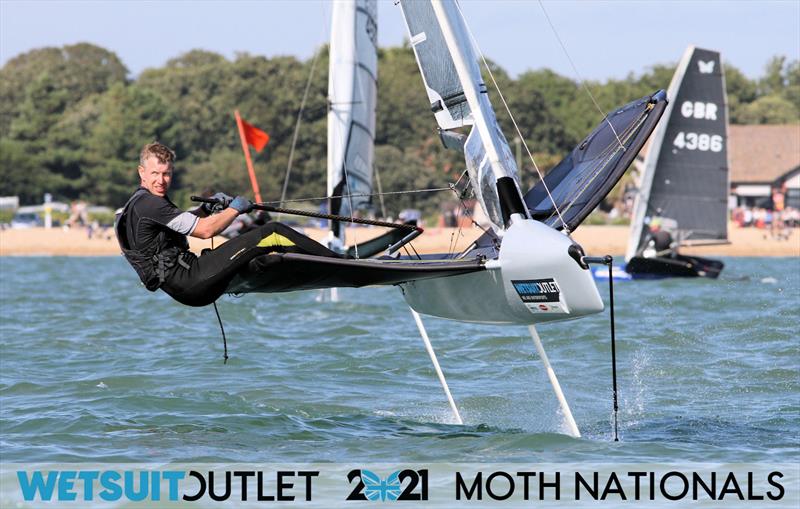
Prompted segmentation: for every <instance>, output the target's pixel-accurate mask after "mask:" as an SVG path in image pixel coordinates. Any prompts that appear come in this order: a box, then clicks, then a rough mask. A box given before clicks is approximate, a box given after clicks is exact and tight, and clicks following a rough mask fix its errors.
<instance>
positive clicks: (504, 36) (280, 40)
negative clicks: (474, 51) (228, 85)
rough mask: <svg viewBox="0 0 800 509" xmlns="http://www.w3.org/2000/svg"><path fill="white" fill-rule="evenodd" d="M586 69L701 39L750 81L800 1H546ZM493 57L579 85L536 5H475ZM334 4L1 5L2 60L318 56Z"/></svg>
mask: <svg viewBox="0 0 800 509" xmlns="http://www.w3.org/2000/svg"><path fill="white" fill-rule="evenodd" d="M543 4H544V7H545V9H546V10H547V13H548V14H549V16H550V18H551V20H552V22H553V24H554V25H555V27H556V30H557V31H558V34H559V36H560V37H561V39H562V40H563V42H564V44H565V45H566V47H567V50H568V52H569V55H570V57H571V58H572V60H573V61H574V63H575V65H576V66H577V68H578V71H579V72H580V74H581V75H582V76H583V77H584V78H587V79H601V80H602V79H606V78H622V77H624V76H625V75H627V74H628V73H629V72H635V73H641V72H643V71H645V70H646V69H647V68H648V67H650V66H652V65H653V64H656V63H670V62H677V60H678V59H679V57H680V56H681V54H682V53H683V50H684V49H685V48H686V46H687V45H689V44H694V45H697V46H700V47H706V48H710V49H715V50H719V51H721V52H722V55H723V58H724V59H725V60H726V61H727V62H729V63H731V64H732V65H734V66H736V67H738V68H739V69H741V70H742V71H743V72H744V73H745V74H746V75H748V76H750V77H757V76H759V75H761V73H762V71H763V68H764V64H765V63H766V62H767V60H768V59H769V57H771V56H773V55H777V54H781V55H786V56H788V57H789V58H790V59H798V58H800V0H786V1H764V0H759V1H747V0H739V1H706V0H698V1H681V0H675V1H622V0H618V1H572V0H555V1H553V0H550V1H544V2H543ZM462 8H463V10H464V13H465V15H466V17H467V22H468V23H469V25H470V27H471V28H472V30H473V32H474V33H475V36H476V38H477V40H478V44H479V45H480V46H481V49H482V50H483V52H484V53H485V54H486V56H488V57H490V58H492V59H493V60H495V61H496V62H498V63H499V64H500V65H501V66H502V67H504V68H505V69H506V70H508V71H509V72H511V73H512V74H514V75H516V74H518V73H520V72H523V71H525V70H526V69H537V68H541V67H549V68H551V69H554V70H555V71H556V72H558V73H560V74H562V75H565V76H569V77H571V78H575V73H574V72H573V70H572V68H571V66H570V64H569V61H568V60H567V57H566V56H565V55H564V52H563V50H562V49H561V46H560V45H559V43H558V40H557V39H556V37H555V36H554V35H553V32H552V30H551V28H550V26H549V24H548V23H547V20H546V18H545V16H544V13H543V11H542V8H541V7H540V5H539V3H538V2H536V1H532V0H517V1H509V0H494V1H486V0H463V1H462ZM330 11H331V6H330V4H329V2H327V1H320V0H295V1H281V0H249V1H248V0H231V1H225V2H221V1H215V0H206V1H193V2H189V1H177V0H164V1H145V0H136V1H132V0H115V1H70V0H61V1H52V0H38V1H19V0H0V64H5V63H6V62H7V61H8V60H9V59H10V58H12V57H14V56H15V55H17V54H19V53H22V52H25V51H27V50H29V49H32V48H37V47H42V46H61V45H64V44H71V43H76V42H83V41H86V42H91V43H94V44H97V45H100V46H103V47H105V48H108V49H110V50H112V51H114V52H116V53H117V54H118V55H119V56H120V58H121V59H122V61H123V62H124V63H125V65H126V66H127V67H128V68H129V69H130V71H131V73H132V74H133V75H134V76H135V75H137V74H139V73H140V72H141V71H142V70H143V69H145V68H147V67H158V66H161V65H163V64H164V63H165V62H166V61H167V60H168V59H170V58H172V57H175V56H178V55H180V54H181V53H183V52H185V51H188V50H190V49H193V48H203V49H206V50H211V51H215V52H218V53H221V54H223V55H225V56H227V57H233V56H234V55H235V54H236V53H237V52H241V51H246V52H249V53H252V54H257V55H265V56H274V55H287V54H288V55H295V56H298V57H300V58H308V57H309V56H310V55H311V54H312V52H313V51H314V49H315V48H316V47H318V46H319V45H320V44H321V43H323V42H325V41H327V39H328V34H329V31H330V27H329V24H330V21H329V20H330ZM378 24H379V27H378V33H379V42H380V44H381V45H382V46H388V45H399V44H401V43H402V41H403V39H404V37H405V36H406V29H405V26H404V24H403V21H402V15H401V14H400V7H399V6H396V5H394V1H391V0H384V1H380V4H379V21H378Z"/></svg>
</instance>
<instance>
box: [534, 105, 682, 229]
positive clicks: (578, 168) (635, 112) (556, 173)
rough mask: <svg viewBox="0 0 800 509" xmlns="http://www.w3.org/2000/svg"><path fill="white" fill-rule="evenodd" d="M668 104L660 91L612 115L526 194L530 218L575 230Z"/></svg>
mask: <svg viewBox="0 0 800 509" xmlns="http://www.w3.org/2000/svg"><path fill="white" fill-rule="evenodd" d="M666 105H667V101H666V92H664V91H663V90H659V91H658V92H656V93H654V94H653V95H650V96H646V97H643V98H641V99H639V100H636V101H633V102H631V103H629V104H626V105H625V106H622V107H621V108H618V109H616V110H614V111H613V112H611V113H609V114H608V115H607V116H606V118H605V119H603V121H602V122H601V123H600V125H598V126H597V127H596V128H595V130H594V131H592V132H591V134H589V136H587V137H586V138H585V139H584V140H583V141H582V142H581V143H580V144H579V145H578V146H577V147H575V149H574V150H572V152H570V153H569V155H567V157H565V158H564V160H562V161H561V162H560V163H558V165H556V166H555V167H554V168H553V169H552V170H550V172H549V173H548V174H547V175H546V176H545V177H544V181H543V182H539V183H538V184H536V185H535V186H534V187H533V188H531V189H530V190H529V191H528V192H527V193H526V194H525V204H526V206H527V207H528V210H529V211H530V213H531V217H532V218H533V219H536V220H538V221H541V222H543V223H545V224H546V225H548V226H551V227H553V228H556V229H558V230H560V229H562V228H564V226H565V225H566V226H567V228H568V229H569V231H573V230H575V228H577V227H578V225H579V224H581V222H582V221H583V220H584V219H586V216H588V215H589V214H590V213H591V212H592V210H594V209H595V207H597V205H598V204H599V203H600V202H601V201H602V200H603V198H605V197H606V195H607V194H608V193H609V192H610V191H611V189H612V188H613V187H614V185H616V183H617V182H618V181H619V179H620V178H621V177H622V175H623V174H624V173H625V170H626V169H627V168H628V166H630V164H631V163H632V162H633V160H634V159H635V158H636V155H637V154H638V153H639V150H641V149H642V146H644V144H645V142H646V141H647V139H648V137H649V136H650V134H651V133H652V132H653V129H654V128H655V126H656V124H657V123H658V120H659V119H660V118H661V115H662V113H664V110H665V108H666ZM545 184H546V186H547V188H545ZM548 190H549V191H550V192H549V194H548V192H547V191H548Z"/></svg>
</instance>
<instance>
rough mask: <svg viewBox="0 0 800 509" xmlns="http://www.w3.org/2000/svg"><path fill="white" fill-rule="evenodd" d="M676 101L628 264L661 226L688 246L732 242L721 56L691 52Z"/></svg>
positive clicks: (645, 187)
mask: <svg viewBox="0 0 800 509" xmlns="http://www.w3.org/2000/svg"><path fill="white" fill-rule="evenodd" d="M668 97H669V102H670V106H669V107H668V109H667V112H666V113H665V117H666V119H665V120H666V122H662V125H660V126H659V127H658V129H657V130H656V133H655V134H654V136H653V141H652V146H651V147H650V151H649V152H648V154H647V157H646V159H645V170H644V173H643V176H642V182H641V185H640V193H639V197H638V199H637V204H636V207H635V210H634V216H633V222H632V226H633V227H632V232H631V241H630V243H629V248H628V256H627V257H628V259H630V258H631V257H632V256H634V255H636V254H637V253H638V252H640V251H641V249H642V247H643V244H644V243H645V242H646V240H647V239H648V238H649V237H648V231H649V228H648V224H650V223H651V221H653V219H654V218H658V219H659V221H661V222H662V224H665V225H667V224H668V225H671V228H672V229H673V230H675V232H674V233H675V234H674V235H673V236H674V238H675V240H677V241H679V242H680V243H682V244H692V243H714V242H725V241H726V240H727V237H728V228H727V197H728V191H729V182H728V147H727V145H728V136H727V122H728V118H727V99H726V94H725V79H724V72H723V67H722V61H721V59H720V54H719V52H716V51H710V50H705V49H700V48H694V47H689V48H688V49H687V51H686V53H685V54H684V57H683V59H682V60H681V62H680V64H679V65H678V68H677V70H676V72H675V76H674V77H673V80H672V83H671V84H670V88H669V92H668Z"/></svg>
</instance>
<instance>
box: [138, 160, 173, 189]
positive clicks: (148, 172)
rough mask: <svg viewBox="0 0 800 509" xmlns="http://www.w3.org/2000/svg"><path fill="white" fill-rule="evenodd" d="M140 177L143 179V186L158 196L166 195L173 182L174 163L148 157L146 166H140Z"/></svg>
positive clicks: (145, 162)
mask: <svg viewBox="0 0 800 509" xmlns="http://www.w3.org/2000/svg"><path fill="white" fill-rule="evenodd" d="M139 178H140V179H141V180H142V187H144V188H145V189H147V190H148V191H150V192H151V193H153V194H154V195H156V196H166V194H167V191H168V190H169V186H170V184H172V164H171V163H162V162H159V161H158V159H157V158H155V157H148V158H147V159H145V161H144V166H141V165H140V166H139Z"/></svg>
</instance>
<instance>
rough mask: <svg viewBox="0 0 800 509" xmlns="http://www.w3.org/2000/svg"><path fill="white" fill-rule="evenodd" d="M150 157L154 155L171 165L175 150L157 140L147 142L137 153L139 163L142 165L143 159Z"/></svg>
mask: <svg viewBox="0 0 800 509" xmlns="http://www.w3.org/2000/svg"><path fill="white" fill-rule="evenodd" d="M151 157H155V158H156V159H157V160H158V162H159V163H162V164H169V165H172V164H173V163H174V162H175V152H174V151H173V150H172V149H171V148H169V147H168V146H166V145H164V144H163V143H160V142H158V141H154V142H153V143H148V144H147V145H145V146H144V147H143V148H142V151H141V153H139V165H141V166H144V163H145V161H147V160H148V159H149V158H151Z"/></svg>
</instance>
